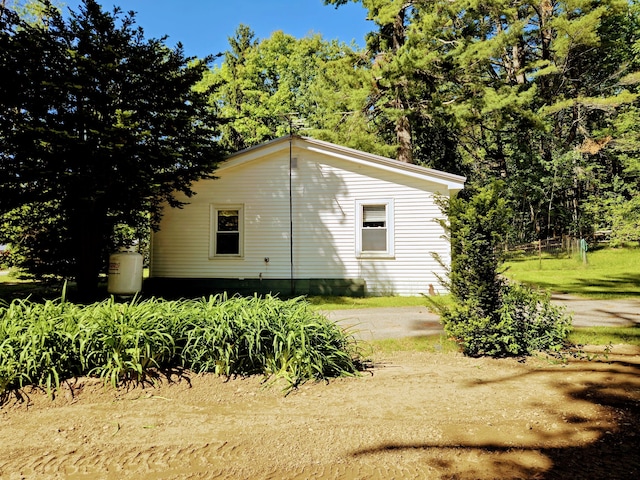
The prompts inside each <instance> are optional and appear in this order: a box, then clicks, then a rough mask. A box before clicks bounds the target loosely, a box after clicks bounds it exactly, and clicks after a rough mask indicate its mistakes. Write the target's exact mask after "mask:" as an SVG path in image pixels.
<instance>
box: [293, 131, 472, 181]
mask: <svg viewBox="0 0 640 480" xmlns="http://www.w3.org/2000/svg"><path fill="white" fill-rule="evenodd" d="M314 142H315V141H314ZM332 147H333V145H332ZM301 148H304V149H306V150H309V151H311V152H316V153H320V154H323V155H330V156H332V157H335V158H339V159H341V160H345V161H348V162H352V163H356V164H359V165H364V166H368V167H373V168H378V169H380V170H384V171H387V172H393V173H398V174H401V175H406V176H408V177H412V178H417V179H420V180H425V181H428V182H431V183H436V184H438V185H444V186H446V187H447V190H458V191H459V190H462V189H463V188H464V182H465V180H466V178H465V177H460V176H458V175H453V174H450V173H445V172H439V171H437V170H431V169H428V168H424V167H420V166H418V165H412V164H404V163H401V162H397V161H396V160H391V159H387V158H384V157H378V156H376V155H371V156H370V157H369V155H367V156H366V157H365V156H364V155H362V152H358V153H359V154H358V155H354V154H353V152H357V150H353V151H347V152H340V150H341V148H326V147H324V146H319V147H316V146H314V145H311V144H310V143H309V142H308V146H307V147H304V146H303V147H301ZM349 150H350V149H349Z"/></svg>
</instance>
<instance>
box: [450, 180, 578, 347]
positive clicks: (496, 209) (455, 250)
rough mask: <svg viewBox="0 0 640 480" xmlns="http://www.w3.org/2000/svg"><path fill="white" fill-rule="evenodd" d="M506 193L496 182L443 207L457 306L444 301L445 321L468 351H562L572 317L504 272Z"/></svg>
mask: <svg viewBox="0 0 640 480" xmlns="http://www.w3.org/2000/svg"><path fill="white" fill-rule="evenodd" d="M502 191H503V188H502V186H501V185H500V184H494V185H492V187H491V188H488V189H485V190H481V191H479V192H477V193H476V194H475V195H473V196H471V197H470V198H468V199H466V198H464V197H458V198H453V199H450V200H449V201H448V202H447V203H446V204H445V205H443V207H444V209H445V211H446V213H447V214H448V216H449V225H448V227H447V228H448V230H449V235H450V238H451V247H452V252H451V255H452V259H451V270H450V271H449V274H448V279H447V280H443V282H444V283H446V284H447V285H448V287H449V290H450V291H451V294H452V296H453V298H454V304H453V305H452V306H447V305H439V309H440V314H441V321H442V323H443V325H444V329H445V332H446V333H447V334H449V335H450V336H451V337H452V338H453V339H454V340H455V341H456V342H458V344H459V345H460V347H461V348H462V351H463V352H464V353H465V354H467V355H471V356H480V355H489V356H513V355H515V356H521V355H529V354H531V353H532V352H534V351H544V350H557V349H559V348H561V347H562V346H563V345H564V342H565V340H566V338H567V336H568V334H569V332H570V331H571V317H570V316H569V315H566V314H565V313H564V311H563V310H562V309H561V308H560V307H556V306H554V305H552V304H551V300H550V296H549V295H543V294H540V293H539V292H537V291H534V290H532V289H530V288H529V287H526V286H520V285H517V284H511V283H508V282H507V281H506V280H505V279H504V278H503V276H502V272H501V265H502V257H501V254H500V246H501V244H502V242H503V241H504V237H505V234H506V231H507V227H508V225H507V222H508V218H509V211H508V207H507V205H506V202H505V200H504V198H503V196H502Z"/></svg>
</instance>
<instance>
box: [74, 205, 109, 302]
mask: <svg viewBox="0 0 640 480" xmlns="http://www.w3.org/2000/svg"><path fill="white" fill-rule="evenodd" d="M70 214H71V215H72V216H73V219H72V225H73V227H72V228H73V231H72V244H73V245H74V247H75V280H76V284H77V288H78V296H79V300H80V301H82V302H92V301H95V300H96V299H97V298H98V276H99V274H100V267H101V265H102V261H101V260H102V259H101V256H102V247H103V245H102V244H103V240H104V235H103V232H104V230H105V227H104V219H105V215H104V214H103V212H101V211H100V208H99V207H98V202H97V201H96V200H95V199H86V200H84V201H82V202H81V203H80V204H79V205H77V206H76V207H75V208H74V209H73V210H72V211H71V213H70Z"/></svg>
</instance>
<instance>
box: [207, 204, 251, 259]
mask: <svg viewBox="0 0 640 480" xmlns="http://www.w3.org/2000/svg"><path fill="white" fill-rule="evenodd" d="M242 212H243V208H242V206H241V205H212V206H211V247H210V253H209V256H210V257H241V256H242V255H243V228H244V221H243V213H242Z"/></svg>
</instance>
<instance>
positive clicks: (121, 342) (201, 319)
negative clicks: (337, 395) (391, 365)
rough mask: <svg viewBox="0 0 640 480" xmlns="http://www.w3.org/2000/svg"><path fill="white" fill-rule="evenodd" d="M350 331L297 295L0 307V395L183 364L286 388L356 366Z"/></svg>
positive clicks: (119, 379)
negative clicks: (265, 380)
mask: <svg viewBox="0 0 640 480" xmlns="http://www.w3.org/2000/svg"><path fill="white" fill-rule="evenodd" d="M358 358H359V357H358V353H357V346H356V343H355V340H354V338H353V337H351V336H349V335H347V334H346V333H345V332H344V331H343V330H341V329H340V328H339V327H338V326H337V325H336V324H334V323H332V322H330V321H329V320H327V319H326V318H325V317H323V316H322V315H320V314H318V313H316V312H314V311H313V310H311V308H310V306H309V304H308V303H307V302H306V301H304V300H303V299H301V298H298V299H292V300H287V301H282V300H279V299H277V298H274V297H270V296H268V297H265V298H258V297H253V298H240V297H234V298H230V299H227V298H226V297H225V296H212V297H210V298H202V299H200V300H178V301H162V300H158V299H149V300H144V301H139V300H133V301H131V302H129V303H118V302H116V301H114V300H113V299H110V300H106V301H104V302H100V303H96V304H93V305H88V306H80V305H76V304H73V303H69V302H66V301H65V300H64V299H62V300H56V301H47V302H45V303H35V302H31V301H29V300H14V301H13V302H11V303H9V304H7V303H3V304H0V394H2V393H4V392H6V391H8V390H10V389H14V388H20V387H23V386H25V385H30V384H33V385H39V386H44V387H46V388H48V389H51V388H55V387H57V386H59V385H60V382H61V381H62V380H64V379H66V378H71V377H75V376H80V375H90V376H98V377H101V378H103V379H104V380H105V382H107V383H110V384H111V385H113V386H118V385H119V384H121V383H123V382H129V381H134V382H139V381H142V380H144V379H145V378H146V377H147V376H148V375H150V374H151V373H152V372H157V371H158V370H163V369H171V368H175V367H183V368H186V369H189V370H193V371H196V372H213V373H216V374H219V375H226V376H232V375H254V374H262V375H265V376H266V377H273V378H284V379H285V380H286V381H287V382H288V385H289V387H290V388H293V387H295V386H297V385H299V384H300V383H302V382H304V381H306V380H311V379H324V378H328V377H335V376H340V375H354V374H356V373H357V371H358V367H359V360H358Z"/></svg>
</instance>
